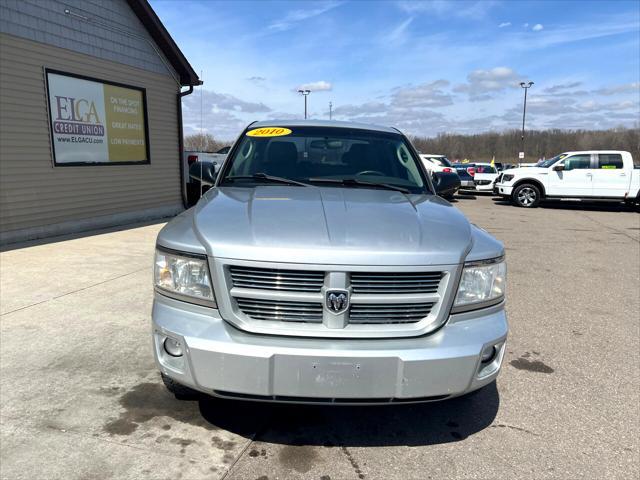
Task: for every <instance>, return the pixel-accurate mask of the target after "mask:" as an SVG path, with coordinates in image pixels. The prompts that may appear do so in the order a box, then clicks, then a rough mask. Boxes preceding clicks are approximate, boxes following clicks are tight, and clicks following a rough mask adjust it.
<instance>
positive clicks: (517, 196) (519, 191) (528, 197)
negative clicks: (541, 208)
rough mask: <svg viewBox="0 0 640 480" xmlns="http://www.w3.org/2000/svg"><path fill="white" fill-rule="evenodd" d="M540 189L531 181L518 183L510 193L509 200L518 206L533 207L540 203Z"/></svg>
mask: <svg viewBox="0 0 640 480" xmlns="http://www.w3.org/2000/svg"><path fill="white" fill-rule="evenodd" d="M541 197H542V194H541V193H540V189H539V188H538V187H536V186H535V185H534V184H532V183H523V184H521V185H518V186H517V187H516V188H515V190H514V191H513V193H512V194H511V201H512V202H513V203H514V204H515V205H517V206H518V207H523V208H535V207H537V206H538V204H539V203H540V199H541Z"/></svg>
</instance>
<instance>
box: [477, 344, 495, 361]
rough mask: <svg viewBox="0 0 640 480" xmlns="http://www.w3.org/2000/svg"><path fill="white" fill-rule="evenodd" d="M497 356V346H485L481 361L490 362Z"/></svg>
mask: <svg viewBox="0 0 640 480" xmlns="http://www.w3.org/2000/svg"><path fill="white" fill-rule="evenodd" d="M495 356H496V347H495V346H493V345H492V346H490V347H487V348H485V349H484V350H483V351H482V355H480V362H481V363H489V362H490V361H491V360H493V359H494V358H495Z"/></svg>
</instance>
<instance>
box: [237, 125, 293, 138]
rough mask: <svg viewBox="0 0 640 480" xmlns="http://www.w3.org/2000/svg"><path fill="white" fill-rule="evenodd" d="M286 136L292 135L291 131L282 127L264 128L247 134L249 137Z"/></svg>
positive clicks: (255, 129)
mask: <svg viewBox="0 0 640 480" xmlns="http://www.w3.org/2000/svg"><path fill="white" fill-rule="evenodd" d="M285 135H291V130H289V129H288V128H282V127H264V128H254V129H253V130H249V131H248V132H247V136H249V137H283V136H285Z"/></svg>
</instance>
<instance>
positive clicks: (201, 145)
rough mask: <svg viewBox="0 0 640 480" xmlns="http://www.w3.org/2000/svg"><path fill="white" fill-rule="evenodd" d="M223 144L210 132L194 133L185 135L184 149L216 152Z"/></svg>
mask: <svg viewBox="0 0 640 480" xmlns="http://www.w3.org/2000/svg"><path fill="white" fill-rule="evenodd" d="M223 146H224V144H221V143H218V142H217V141H216V140H215V139H214V138H213V135H211V134H210V133H194V134H193V135H187V136H186V137H184V149H185V150H189V151H197V152H216V151H218V150H220V149H221V148H222V147H223Z"/></svg>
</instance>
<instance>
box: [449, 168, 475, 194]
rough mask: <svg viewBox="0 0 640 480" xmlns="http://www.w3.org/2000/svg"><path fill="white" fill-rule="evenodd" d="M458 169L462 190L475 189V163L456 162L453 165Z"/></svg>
mask: <svg viewBox="0 0 640 480" xmlns="http://www.w3.org/2000/svg"><path fill="white" fill-rule="evenodd" d="M451 166H452V167H453V168H455V169H456V172H457V173H458V177H460V190H475V189H476V184H475V182H474V180H473V177H474V176H475V174H476V164H475V163H454V164H452V165H451Z"/></svg>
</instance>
